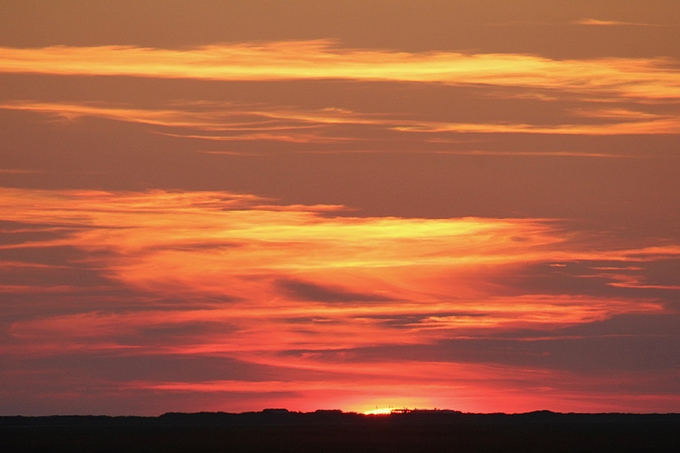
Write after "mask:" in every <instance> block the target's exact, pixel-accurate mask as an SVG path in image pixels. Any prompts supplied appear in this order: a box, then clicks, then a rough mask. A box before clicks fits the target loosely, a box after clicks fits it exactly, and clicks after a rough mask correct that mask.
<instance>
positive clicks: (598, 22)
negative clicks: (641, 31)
mask: <svg viewBox="0 0 680 453" xmlns="http://www.w3.org/2000/svg"><path fill="white" fill-rule="evenodd" d="M573 23H574V24H576V25H594V26H604V27H622V26H628V27H663V26H664V25H660V24H648V23H644V22H625V21H618V20H600V19H580V20H577V21H575V22H573Z"/></svg>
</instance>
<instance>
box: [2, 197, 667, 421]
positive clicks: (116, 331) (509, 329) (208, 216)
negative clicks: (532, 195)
mask: <svg viewBox="0 0 680 453" xmlns="http://www.w3.org/2000/svg"><path fill="white" fill-rule="evenodd" d="M1 195H2V196H1V197H0V204H1V205H2V207H3V212H4V217H5V219H6V220H10V221H13V222H19V223H20V224H21V225H24V226H23V227H22V231H28V232H35V233H36V234H40V233H41V232H52V233H54V237H52V238H49V239H38V240H35V241H32V242H27V243H23V244H21V245H17V246H14V245H4V246H2V250H5V251H12V250H14V251H15V252H16V253H18V254H19V255H22V254H25V255H26V256H29V255H30V254H31V253H35V252H34V251H39V250H42V251H44V253H50V252H49V250H52V249H59V248H63V247H69V248H74V249H75V250H79V251H82V252H85V253H86V255H85V257H86V258H81V259H76V260H75V261H70V260H69V261H62V262H57V263H52V264H49V263H46V264H37V263H35V264H34V263H30V262H26V264H24V265H23V266H24V267H18V268H17V267H15V266H16V264H15V263H14V264H13V263H10V262H6V263H5V264H6V265H8V266H13V267H15V269H16V272H18V273H19V274H20V275H23V276H24V277H25V278H26V279H28V280H29V284H28V285H3V286H2V287H0V291H2V292H3V293H4V294H6V295H17V296H24V295H31V294H33V295H35V296H37V295H39V294H40V293H41V292H49V293H50V294H52V295H51V296H50V297H53V298H56V299H57V300H59V304H58V306H59V307H60V308H59V310H54V309H53V308H50V307H49V306H46V307H44V308H43V310H42V312H41V313H40V314H39V315H37V316H34V317H31V318H24V319H17V320H15V321H13V322H12V323H11V324H10V326H9V329H8V333H9V335H10V338H12V341H11V342H10V343H9V344H6V345H5V346H3V347H2V352H3V353H4V354H9V355H12V356H19V355H21V356H24V357H35V358H40V357H45V356H46V355H52V354H57V355H76V356H78V355H80V356H83V357H89V356H97V355H101V354H113V356H115V357H124V358H128V359H133V360H141V361H144V360H145V359H144V358H145V357H147V356H161V357H165V358H172V357H174V358H181V359H182V360H185V359H187V358H191V359H194V358H199V359H214V358H222V359H229V360H235V361H237V363H242V364H249V365H247V366H253V367H264V369H270V370H272V371H270V372H265V376H266V375H267V374H272V375H276V377H275V378H266V377H262V376H258V375H255V376H251V377H246V378H245V379H243V378H241V379H239V378H231V379H202V378H200V377H193V378H192V379H191V380H188V381H182V380H179V381H177V380H173V381H166V380H163V379H160V380H148V379H132V380H127V379H123V380H121V381H119V382H115V381H114V382H110V383H109V384H108V385H111V386H113V388H120V389H121V390H124V391H151V392H156V391H163V392H176V393H197V394H202V393H208V394H216V395H220V394H224V395H228V394H233V393H236V394H237V393H246V394H248V393H251V394H266V393H271V392H274V393H275V394H276V393H280V394H282V395H285V394H296V395H299V396H294V397H292V396H287V397H286V396H282V397H273V398H271V401H279V402H280V404H284V403H285V404H284V405H286V406H288V407H290V408H292V409H300V408H302V409H305V410H313V409H314V407H313V406H315V405H321V407H336V406H339V407H341V408H342V409H345V410H356V411H360V412H364V411H366V410H368V409H366V408H370V407H371V406H372V405H373V403H374V402H376V403H377V402H380V404H383V405H384V404H386V403H389V404H390V405H392V406H393V407H397V406H399V407H455V408H462V409H465V410H470V411H482V410H492V407H500V408H502V410H505V411H522V410H531V409H532V408H537V407H541V405H546V404H550V407H556V408H559V409H564V410H573V409H575V408H576V407H577V405H576V403H574V402H572V403H570V402H569V401H570V400H572V399H574V400H577V401H578V405H580V406H578V407H586V406H587V405H588V404H592V406H587V407H592V408H594V409H596V408H603V409H604V408H608V407H611V406H609V405H608V404H607V403H603V402H601V401H594V402H592V403H588V402H587V400H588V398H589V397H588V396H587V395H588V392H587V391H586V390H585V389H584V390H578V391H576V390H572V392H573V394H571V395H570V394H563V393H562V391H557V388H551V387H545V386H540V388H541V390H538V392H537V393H535V391H534V390H531V389H533V388H535V386H539V383H538V382H539V381H544V380H549V381H551V382H554V381H559V380H566V379H568V373H567V374H565V373H564V372H563V371H559V370H549V369H541V368H536V367H535V366H531V365H520V364H519V363H518V364H514V365H513V364H504V363H502V362H501V363H496V364H493V363H488V362H487V361H488V360H490V361H491V362H494V361H496V360H498V359H499V358H500V357H495V358H493V357H489V358H487V359H486V360H482V361H480V362H479V363H475V362H477V360H476V359H475V360H473V361H472V362H469V360H470V357H463V362H459V361H458V360H456V359H455V358H448V357H449V356H450V354H451V352H450V348H451V346H447V344H451V345H452V346H453V344H452V343H451V342H452V341H453V342H460V343H461V344H466V343H470V342H475V341H481V342H485V341H486V342H493V341H499V339H500V338H503V337H508V336H509V337H510V338H512V337H513V336H518V337H517V340H519V341H520V342H522V341H524V342H532V341H536V340H542V339H543V338H548V339H552V340H558V339H559V337H560V335H562V334H559V333H557V332H559V331H561V330H564V329H567V328H571V327H573V326H578V325H581V324H589V323H595V322H602V321H605V320H607V319H610V318H611V317H613V316H621V315H633V314H662V313H664V308H663V305H662V304H660V303H658V302H657V301H655V300H653V299H644V298H640V299H636V298H621V297H615V296H605V295H600V296H596V295H587V294H578V293H577V294H569V293H562V294H560V293H555V292H552V293H546V294H541V293H536V292H534V291H532V290H531V288H530V287H522V285H521V284H520V286H515V287H514V288H513V287H512V286H505V285H504V284H503V283H500V282H502V281H504V280H505V281H507V277H506V275H508V274H509V275H512V274H514V273H518V272H519V273H527V272H528V273H530V272H545V271H542V270H541V269H550V268H551V267H554V266H555V264H554V263H560V264H559V266H557V267H556V268H557V269H561V268H562V267H564V266H567V264H568V263H577V262H581V261H593V262H602V261H606V262H613V263H618V265H620V266H622V267H621V269H627V270H628V271H631V270H632V271H631V272H635V271H636V269H640V268H639V267H635V266H631V263H644V262H649V261H654V260H659V259H661V260H664V259H669V258H677V256H678V255H680V249H678V247H676V246H657V247H654V248H651V247H641V248H638V249H625V248H620V247H614V248H611V247H610V248H603V249H598V247H597V245H596V242H589V241H588V238H587V236H582V237H578V236H574V233H569V234H565V232H564V231H563V230H562V229H561V227H559V226H558V224H556V223H555V222H551V221H546V220H541V219H534V220H532V219H505V220H493V219H480V218H465V219H441V220H437V219H403V218H394V217H392V218H357V217H329V216H328V212H329V209H331V208H329V207H314V206H310V207H305V206H272V205H266V204H263V203H262V200H259V199H258V198H257V197H253V196H249V195H233V194H228V193H216V192H213V193H208V192H205V193H204V192H183V193H170V192H161V191H155V192H145V193H106V192H93V191H89V192H84V191H80V192H78V191H35V190H17V189H3V190H2V191H1ZM333 209H339V208H333ZM330 212H331V213H332V211H330ZM54 219H59V220H58V222H55V221H54ZM20 260H21V259H19V260H17V261H20ZM81 265H82V266H84V267H85V268H86V269H96V272H97V273H99V274H100V275H101V277H102V278H104V279H105V280H104V281H103V282H100V283H97V284H94V286H89V287H88V296H87V298H88V301H87V304H86V305H83V304H82V303H81V302H79V299H80V297H81V296H80V294H81V293H82V291H83V289H85V288H84V287H83V283H80V284H79V285H78V286H69V285H63V284H58V285H56V286H50V285H47V284H45V283H43V282H40V281H39V280H35V281H31V280H32V277H30V275H31V274H32V273H33V272H35V271H36V269H39V270H40V272H41V273H44V274H45V275H50V274H51V273H58V272H60V271H61V270H62V269H63V268H69V267H73V266H81ZM532 269H533V270H532ZM592 269H593V275H592V276H591V278H604V279H605V280H606V279H607V278H610V279H611V281H612V282H611V283H606V284H610V285H612V286H616V285H617V284H618V280H619V278H618V277H617V272H618V271H619V269H620V268H619V267H613V269H614V270H612V271H611V272H612V274H611V277H609V275H610V274H608V273H607V272H609V271H608V270H607V269H603V268H601V267H599V268H597V267H594V266H593V268H592ZM553 273H554V272H553ZM603 273H604V274H603ZM557 274H559V271H558V272H557ZM583 277H586V276H583ZM581 279H582V277H581ZM574 281H575V282H576V283H575V284H578V281H579V276H576V277H575V280H574ZM635 282H637V284H638V286H639V287H641V288H644V287H645V285H644V283H643V282H642V281H640V280H639V279H631V281H630V282H628V284H629V285H635V284H636V283H635ZM507 284H512V282H511V281H508V283H507ZM114 288H119V289H120V290H125V291H131V292H132V293H131V294H136V295H135V296H131V297H133V299H129V300H127V301H125V299H123V300H121V301H118V302H115V304H114V305H111V303H110V302H109V295H108V294H109V293H110V291H112V290H113V289H114ZM121 302H122V304H121ZM116 304H117V305H116ZM69 307H70V308H69ZM526 329H530V330H532V331H534V332H541V333H540V335H539V336H538V337H528V338H522V337H523V336H524V335H525V334H522V333H521V332H523V331H525V330H526ZM534 335H535V334H534ZM453 347H454V348H455V346H453ZM409 351H413V352H409ZM418 351H420V352H418ZM423 352H426V354H427V355H426V356H421V354H422V353H423ZM395 354H397V355H395ZM411 355H412V357H410V356H411ZM464 355H465V354H464ZM466 362H467V363H466ZM485 362H487V363H485ZM251 379H254V380H251ZM511 382H515V384H510V383H511ZM508 385H512V386H513V387H514V386H518V387H517V388H514V390H512V391H510V393H508V392H509V390H508ZM512 392H521V394H522V396H521V398H520V399H517V397H515V396H512ZM527 392H529V393H527ZM530 394H531V395H530ZM361 395H363V396H361ZM482 395H485V396H482ZM218 401H222V400H221V399H219V398H218ZM484 401H487V402H484ZM492 401H493V404H494V405H495V406H492V405H490V404H491V402H492ZM220 404H227V403H225V402H224V401H222V402H220ZM584 404H585V405H586V406H584ZM234 407H237V408H242V409H243V410H245V409H246V407H245V406H240V405H238V404H237V405H235V406H234Z"/></svg>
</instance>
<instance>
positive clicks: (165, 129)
mask: <svg viewBox="0 0 680 453" xmlns="http://www.w3.org/2000/svg"><path fill="white" fill-rule="evenodd" d="M0 109H7V110H20V111H31V112H36V113H41V114H45V115H50V116H54V117H57V118H63V119H65V120H68V121H73V120H76V119H78V118H81V117H97V118H105V119H109V120H114V121H124V122H132V123H139V124H145V125H149V126H154V127H157V129H156V131H155V132H156V133H159V134H163V135H167V136H171V137H178V138H186V139H197V140H208V141H279V142H292V143H343V142H362V141H364V142H366V141H373V142H374V141H376V140H382V141H390V140H392V141H398V140H401V137H402V136H403V135H402V134H405V133H406V134H411V135H414V134H420V135H422V134H428V135H432V134H437V135H438V136H439V137H440V138H441V136H442V134H470V133H473V134H544V135H545V134H550V135H599V136H607V135H652V134H679V133H680V117H678V116H674V115H672V114H663V115H662V114H654V113H647V112H641V111H634V110H630V109H625V108H610V109H602V108H599V107H596V108H592V107H591V108H580V109H569V110H568V111H567V112H565V115H568V116H569V117H570V118H571V119H573V120H574V122H573V123H571V124H526V123H516V122H510V121H508V122H497V123H489V122H476V123H472V122H470V123H463V122H444V121H432V120H419V119H409V118H403V116H404V115H401V116H402V117H400V116H399V115H394V114H376V113H370V114H369V113H362V112H355V111H350V110H346V109H338V108H326V109H318V110H305V109H302V108H295V107H286V108H282V107H268V106H263V105H258V106H249V105H236V104H222V105H220V104H216V103H206V102H198V103H194V104H185V105H175V106H172V107H170V108H168V107H161V108H157V109H148V108H147V109H138V108H131V107H121V106H115V105H92V104H73V103H44V102H32V101H14V102H6V103H3V104H0ZM584 118H586V119H593V118H594V119H598V120H601V121H597V122H592V121H591V122H589V123H583V119H584ZM347 126H349V127H347ZM376 131H380V133H381V134H380V138H379V139H378V138H376ZM428 141H429V142H432V143H435V142H436V139H433V138H426V139H425V142H426V143H427V142H428ZM422 151H423V152H425V151H426V149H425V148H423V149H422Z"/></svg>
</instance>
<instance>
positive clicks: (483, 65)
mask: <svg viewBox="0 0 680 453" xmlns="http://www.w3.org/2000/svg"><path fill="white" fill-rule="evenodd" d="M677 64H678V63H677V62H676V61H673V60H670V59H667V58H657V59H624V58H606V59H599V60H550V59H547V58H541V57H536V56H530V55H515V54H462V53H445V52H427V53H407V52H393V51H383V50H364V49H343V48H338V47H333V45H332V42H329V41H286V42H271V43H262V44H253V43H246V44H230V45H214V46H205V47H199V48H195V49H190V50H167V49H152V48H141V47H121V46H105V47H65V46H56V47H46V48H38V49H35V48H34V49H15V48H7V47H5V48H0V72H5V73H42V74H55V75H57V74H61V75H92V76H95V75H113V76H134V77H160V78H191V79H206V80H223V81H230V80H295V79H348V80H363V81H386V82H420V83H445V84H454V85H457V84H464V85H478V84H481V85H490V86H505V87H523V88H528V89H541V90H546V89H548V90H563V91H567V92H574V93H581V94H588V95H591V96H598V97H603V96H604V97H624V98H633V99H635V98H644V99H678V98H680V75H678V71H677Z"/></svg>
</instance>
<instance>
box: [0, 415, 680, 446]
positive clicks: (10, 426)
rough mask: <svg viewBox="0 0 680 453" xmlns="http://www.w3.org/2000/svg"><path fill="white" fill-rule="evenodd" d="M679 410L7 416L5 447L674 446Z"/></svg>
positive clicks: (0, 436) (678, 442)
mask: <svg viewBox="0 0 680 453" xmlns="http://www.w3.org/2000/svg"><path fill="white" fill-rule="evenodd" d="M678 433H680V414H562V413H555V412H550V411H537V412H529V413H525V414H502V413H497V414H467V413H462V412H458V411H450V410H400V411H395V413H392V414H389V415H363V414H357V413H351V412H350V413H345V412H342V411H339V410H318V411H315V412H293V411H288V410H286V409H266V410H263V411H261V412H244V413H241V414H233V413H228V412H198V413H190V414H187V413H179V412H169V413H166V414H163V415H161V416H159V417H107V416H50V417H19V416H17V417H0V452H3V453H5V452H9V453H11V452H36V453H37V452H50V453H79V452H104V453H109V452H110V453H114V452H115V453H118V452H123V451H124V452H140V453H141V452H144V453H154V452H163V453H180V452H206V453H207V452H215V453H217V452H224V451H229V452H236V453H238V452H273V451H275V452H289V453H292V452H301V453H307V452H309V453H311V452H318V451H324V452H329V453H341V452H342V453H345V452H353V453H359V452H373V453H374V452H389V453H394V452H410V451H419V452H425V451H426V452H428V453H429V452H440V451H441V452H453V453H455V452H487V453H493V452H522V453H534V452H536V453H538V452H546V451H550V452H597V453H602V452H605V453H606V452H616V453H625V452H676V451H680V435H678Z"/></svg>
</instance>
